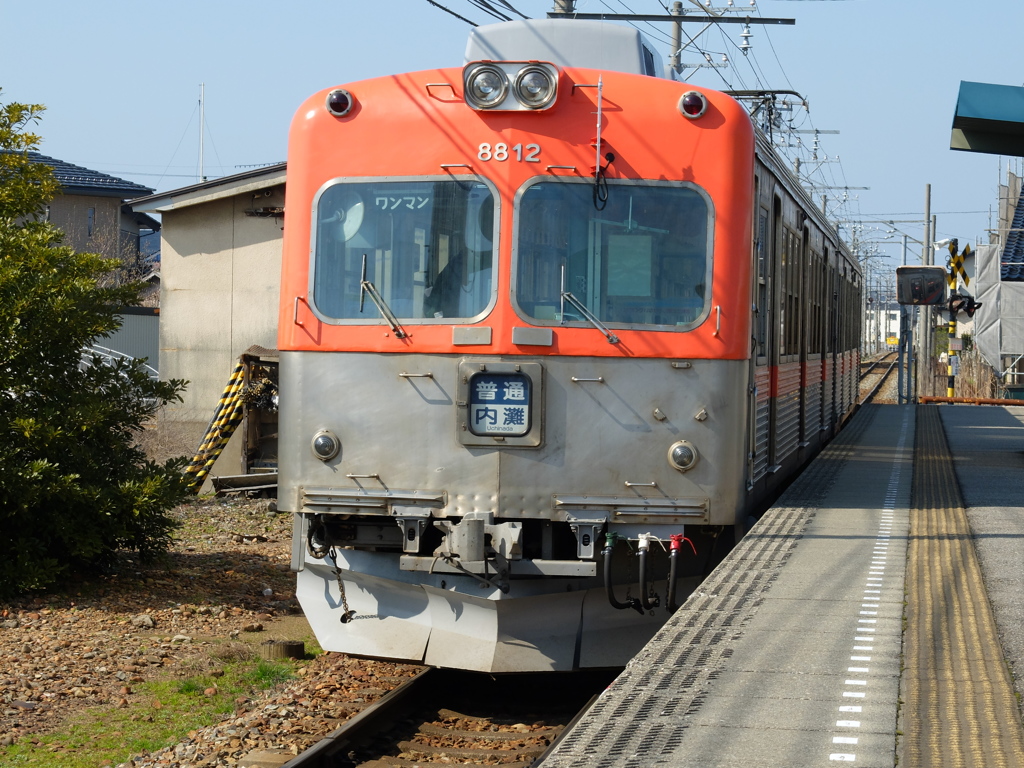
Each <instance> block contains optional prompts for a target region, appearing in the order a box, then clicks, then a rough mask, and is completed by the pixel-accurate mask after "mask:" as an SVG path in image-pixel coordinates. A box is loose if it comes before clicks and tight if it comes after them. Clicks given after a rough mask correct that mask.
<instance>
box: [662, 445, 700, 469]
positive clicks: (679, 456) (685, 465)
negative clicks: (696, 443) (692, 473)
mask: <svg viewBox="0 0 1024 768" xmlns="http://www.w3.org/2000/svg"><path fill="white" fill-rule="evenodd" d="M668 463H669V464H671V465H672V467H673V468H674V469H678V470H679V471H680V472H685V471H686V470H688V469H692V468H693V465H694V464H696V463H697V449H696V448H694V447H693V444H692V443H690V442H689V441H687V440H680V441H679V442H677V443H672V445H670V446H669V447H668Z"/></svg>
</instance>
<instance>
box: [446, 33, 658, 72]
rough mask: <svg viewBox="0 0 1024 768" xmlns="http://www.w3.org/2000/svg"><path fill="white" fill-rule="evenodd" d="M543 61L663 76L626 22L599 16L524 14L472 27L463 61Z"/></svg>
mask: <svg viewBox="0 0 1024 768" xmlns="http://www.w3.org/2000/svg"><path fill="white" fill-rule="evenodd" d="M486 60H490V61H548V62H551V63H552V64H555V65H557V66H559V67H582V68H586V69H603V70H606V71H610V72H626V73H632V74H637V75H650V76H652V77H664V76H665V70H664V67H663V66H662V62H661V58H660V57H659V56H658V55H657V54H656V53H655V51H654V46H652V45H651V44H650V42H648V40H647V38H645V37H644V36H643V35H641V34H640V33H639V32H638V31H637V30H635V29H633V28H632V27H623V26H619V25H617V24H607V23H605V22H600V21H583V20H579V21H572V20H567V19H529V20H527V21H508V22H504V23H502V24H488V25H486V26H482V27H475V28H474V29H473V31H472V32H470V33H469V42H468V43H467V44H466V62H467V63H468V62H471V61H486Z"/></svg>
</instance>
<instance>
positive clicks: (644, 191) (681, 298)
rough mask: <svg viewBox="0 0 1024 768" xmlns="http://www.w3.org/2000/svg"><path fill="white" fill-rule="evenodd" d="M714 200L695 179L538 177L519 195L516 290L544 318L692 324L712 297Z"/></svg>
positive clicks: (533, 317) (519, 301)
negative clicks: (596, 183)
mask: <svg viewBox="0 0 1024 768" xmlns="http://www.w3.org/2000/svg"><path fill="white" fill-rule="evenodd" d="M711 216H712V211H711V204H710V202H709V200H708V198H707V197H706V195H705V194H704V193H703V192H702V191H701V190H699V189H698V188H697V187H696V186H694V185H692V184H656V183H641V184H638V183H615V182H610V183H609V185H608V200H607V203H606V204H605V205H604V207H603V208H601V209H600V210H599V209H598V208H597V207H595V205H594V198H593V186H592V184H590V183H589V182H587V183H578V182H572V181H561V180H560V181H547V180H544V181H540V182H536V183H532V184H530V185H529V186H527V187H525V189H524V190H523V191H521V192H520V194H519V195H518V196H517V208H516V222H517V226H516V241H515V248H514V253H515V257H514V258H515V263H514V264H513V281H514V285H513V295H514V300H515V304H516V307H517V310H518V311H519V313H520V315H521V316H523V317H524V318H525V319H527V320H529V321H530V322H533V323H537V324H542V325H544V324H547V325H552V324H559V323H562V324H564V323H574V322H575V323H584V324H587V325H589V321H588V320H586V317H585V313H583V312H581V311H580V309H579V308H578V306H577V304H580V305H582V306H584V307H585V308H586V310H587V311H588V312H589V313H590V314H592V315H593V316H594V317H596V318H597V319H598V320H599V321H601V322H602V323H610V324H614V325H619V326H628V325H642V326H661V327H671V328H674V329H680V330H686V329H689V328H692V327H694V326H695V325H696V324H697V323H699V322H701V321H702V320H703V319H704V318H706V317H707V315H708V307H709V303H710V300H711V285H710V279H711V233H712V227H711Z"/></svg>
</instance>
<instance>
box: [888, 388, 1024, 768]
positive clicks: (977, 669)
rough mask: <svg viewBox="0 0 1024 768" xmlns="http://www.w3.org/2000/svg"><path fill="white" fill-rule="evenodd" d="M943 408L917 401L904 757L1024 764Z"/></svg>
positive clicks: (927, 764)
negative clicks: (943, 417) (951, 452)
mask: <svg viewBox="0 0 1024 768" xmlns="http://www.w3.org/2000/svg"><path fill="white" fill-rule="evenodd" d="M939 407H940V406H934V405H925V406H919V407H918V409H917V437H916V445H915V458H914V487H913V503H912V509H911V512H910V544H909V550H908V562H907V607H906V614H905V616H906V630H905V635H904V656H905V670H904V673H903V691H904V695H903V697H902V698H903V703H902V711H901V718H900V719H901V728H902V731H903V736H902V744H901V750H900V752H901V759H900V762H899V765H900V768H936V767H942V768H945V767H946V766H964V767H965V768H967V767H970V768H974V767H975V766H985V768H1002V767H1003V766H1005V767H1006V768H1015V767H1018V766H1024V728H1022V726H1021V720H1020V712H1019V710H1018V707H1017V702H1016V698H1015V696H1014V691H1013V686H1012V683H1011V681H1010V675H1009V671H1008V670H1007V667H1006V663H1005V661H1004V657H1003V651H1002V647H1001V645H1000V642H999V636H998V634H997V631H996V624H995V619H994V617H993V615H992V609H991V607H990V605H989V601H988V595H987V593H986V590H985V584H984V581H983V580H982V574H981V568H980V566H979V563H978V557H977V554H976V553H975V550H974V541H973V539H972V536H971V529H970V525H969V523H968V521H967V514H966V512H965V510H964V507H963V502H962V500H961V498H960V490H959V487H958V485H957V480H956V475H955V473H954V469H953V461H952V457H951V456H950V455H949V447H948V445H947V443H946V436H945V433H944V432H943V429H942V421H941V419H940V416H939V412H938V408H939Z"/></svg>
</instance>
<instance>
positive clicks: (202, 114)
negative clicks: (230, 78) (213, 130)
mask: <svg viewBox="0 0 1024 768" xmlns="http://www.w3.org/2000/svg"><path fill="white" fill-rule="evenodd" d="M205 128H206V83H200V84H199V183H200V184H202V183H203V182H205V181H206V170H205V168H204V166H203V133H205Z"/></svg>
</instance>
